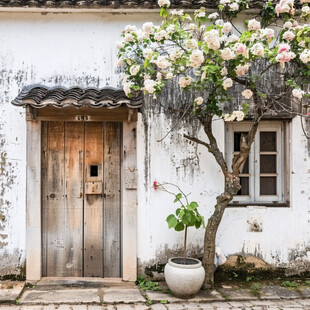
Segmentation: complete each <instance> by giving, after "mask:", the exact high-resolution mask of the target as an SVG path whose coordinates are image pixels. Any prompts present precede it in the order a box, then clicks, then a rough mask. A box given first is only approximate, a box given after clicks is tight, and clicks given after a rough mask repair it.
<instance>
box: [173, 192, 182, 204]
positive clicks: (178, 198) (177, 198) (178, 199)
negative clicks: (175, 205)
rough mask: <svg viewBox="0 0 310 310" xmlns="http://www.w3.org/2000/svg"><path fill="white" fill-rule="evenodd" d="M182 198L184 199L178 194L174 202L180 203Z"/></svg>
mask: <svg viewBox="0 0 310 310" xmlns="http://www.w3.org/2000/svg"><path fill="white" fill-rule="evenodd" d="M181 198H182V194H181V193H178V194H177V195H175V199H174V202H178V201H180V199H181Z"/></svg>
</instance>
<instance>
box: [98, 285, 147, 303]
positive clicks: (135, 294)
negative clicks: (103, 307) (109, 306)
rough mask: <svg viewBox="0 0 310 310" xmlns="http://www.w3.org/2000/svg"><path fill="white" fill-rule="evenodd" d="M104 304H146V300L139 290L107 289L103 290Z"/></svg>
mask: <svg viewBox="0 0 310 310" xmlns="http://www.w3.org/2000/svg"><path fill="white" fill-rule="evenodd" d="M103 302H104V303H119V302H121V303H136V302H145V298H144V297H143V296H142V295H141V293H140V291H139V290H138V289H131V288H129V289H115V288H106V289H104V290H103Z"/></svg>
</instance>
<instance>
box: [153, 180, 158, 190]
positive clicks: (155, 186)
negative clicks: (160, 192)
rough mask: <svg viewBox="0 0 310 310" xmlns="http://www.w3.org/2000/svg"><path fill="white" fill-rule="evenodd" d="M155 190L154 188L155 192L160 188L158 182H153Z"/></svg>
mask: <svg viewBox="0 0 310 310" xmlns="http://www.w3.org/2000/svg"><path fill="white" fill-rule="evenodd" d="M153 188H154V189H155V190H157V188H158V184H157V181H154V182H153Z"/></svg>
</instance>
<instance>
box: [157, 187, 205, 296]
mask: <svg viewBox="0 0 310 310" xmlns="http://www.w3.org/2000/svg"><path fill="white" fill-rule="evenodd" d="M153 186H154V189H155V190H162V191H164V192H166V193H168V194H171V195H173V196H174V203H177V204H178V207H177V208H176V210H175V212H174V213H173V214H170V215H168V217H167V219H166V221H167V223H168V227H169V228H173V229H174V230H175V231H184V249H183V257H174V258H170V259H169V261H168V263H167V264H166V266H165V270H164V274H165V279H166V283H167V285H168V287H169V289H170V291H171V292H172V293H173V295H174V296H175V297H178V298H183V299H189V298H193V297H194V296H196V295H197V293H198V292H199V290H200V288H201V286H202V284H203V281H204V277H205V270H204V268H203V267H202V265H201V261H200V260H198V259H195V258H187V257H186V243H187V230H188V228H189V227H195V228H196V229H198V228H200V227H201V226H203V227H205V224H204V217H203V216H202V215H201V214H200V213H199V212H198V210H197V209H198V207H199V206H198V203H197V202H195V201H191V202H189V200H188V195H186V194H184V192H183V191H182V190H181V189H180V188H179V187H178V186H177V185H175V184H172V183H163V184H161V183H159V182H157V181H154V184H153ZM170 187H173V188H176V189H177V190H178V193H177V194H175V193H174V192H173V191H170V190H168V189H167V188H170Z"/></svg>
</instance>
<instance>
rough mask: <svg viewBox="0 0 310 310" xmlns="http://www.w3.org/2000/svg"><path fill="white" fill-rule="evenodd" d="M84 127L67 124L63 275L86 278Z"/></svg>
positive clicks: (76, 123)
mask: <svg viewBox="0 0 310 310" xmlns="http://www.w3.org/2000/svg"><path fill="white" fill-rule="evenodd" d="M83 164H84V124H83V123H78V122H66V123H65V180H66V182H65V193H66V201H65V221H66V228H65V236H64V238H65V266H64V276H66V277H81V276H82V275H83V270H82V269H83V268H82V263H83V229H82V227H83V185H84V184H83Z"/></svg>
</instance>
